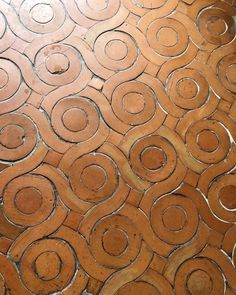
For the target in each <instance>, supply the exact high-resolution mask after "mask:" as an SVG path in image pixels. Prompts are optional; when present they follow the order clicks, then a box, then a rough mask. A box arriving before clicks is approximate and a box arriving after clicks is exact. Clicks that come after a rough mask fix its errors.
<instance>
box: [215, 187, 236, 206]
mask: <svg viewBox="0 0 236 295" xmlns="http://www.w3.org/2000/svg"><path fill="white" fill-rule="evenodd" d="M219 198H220V201H221V203H222V204H223V205H224V206H225V207H226V208H228V209H231V210H233V209H236V185H227V186H225V187H223V188H222V189H221V190H220V192H219Z"/></svg>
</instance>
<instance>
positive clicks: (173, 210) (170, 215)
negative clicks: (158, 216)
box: [162, 206, 186, 231]
mask: <svg viewBox="0 0 236 295" xmlns="http://www.w3.org/2000/svg"><path fill="white" fill-rule="evenodd" d="M162 220H163V223H164V225H165V226H166V227H167V228H168V229H170V230H172V231H178V230H181V229H182V228H183V227H184V225H185V223H186V214H185V213H184V210H183V209H182V208H180V207H174V206H173V207H168V208H167V209H166V210H165V211H164V212H163V216H162Z"/></svg>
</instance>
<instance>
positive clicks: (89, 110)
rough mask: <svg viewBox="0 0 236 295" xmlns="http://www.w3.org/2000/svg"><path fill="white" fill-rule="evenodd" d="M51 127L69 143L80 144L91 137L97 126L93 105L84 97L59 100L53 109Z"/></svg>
mask: <svg viewBox="0 0 236 295" xmlns="http://www.w3.org/2000/svg"><path fill="white" fill-rule="evenodd" d="M51 120H52V126H53V128H54V130H55V131H56V133H57V134H58V135H59V136H61V137H62V138H63V139H65V140H67V141H70V142H80V141H84V140H87V139H88V138H90V137H92V136H93V135H94V134H95V133H96V131H97V129H98V126H99V115H98V111H97V109H96V107H95V105H94V104H93V103H92V102H91V101H90V100H88V99H86V98H84V97H69V98H64V99H62V100H60V101H59V102H58V103H57V104H56V105H55V107H54V108H53V112H52V116H51Z"/></svg>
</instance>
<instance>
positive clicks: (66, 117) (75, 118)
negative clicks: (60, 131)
mask: <svg viewBox="0 0 236 295" xmlns="http://www.w3.org/2000/svg"><path fill="white" fill-rule="evenodd" d="M63 123H64V125H65V127H66V128H67V129H69V130H71V131H73V132H78V131H80V130H83V129H84V128H85V127H86V126H87V116H86V113H85V112H84V111H83V110H81V109H78V108H72V109H69V110H67V111H66V112H65V113H64V114H63Z"/></svg>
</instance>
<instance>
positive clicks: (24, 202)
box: [15, 187, 43, 214]
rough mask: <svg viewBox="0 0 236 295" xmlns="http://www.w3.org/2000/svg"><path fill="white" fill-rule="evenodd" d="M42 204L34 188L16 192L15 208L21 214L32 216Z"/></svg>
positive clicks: (40, 197) (39, 194) (40, 196)
mask: <svg viewBox="0 0 236 295" xmlns="http://www.w3.org/2000/svg"><path fill="white" fill-rule="evenodd" d="M42 202H43V198H42V195H41V192H40V191H38V190H37V189H35V188H34V187H26V188H23V189H21V190H20V191H19V192H17V194H16V196H15V206H16V208H17V209H18V210H19V211H20V212H22V213H23V214H33V213H35V212H37V211H38V210H39V208H40V207H41V205H42Z"/></svg>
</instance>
